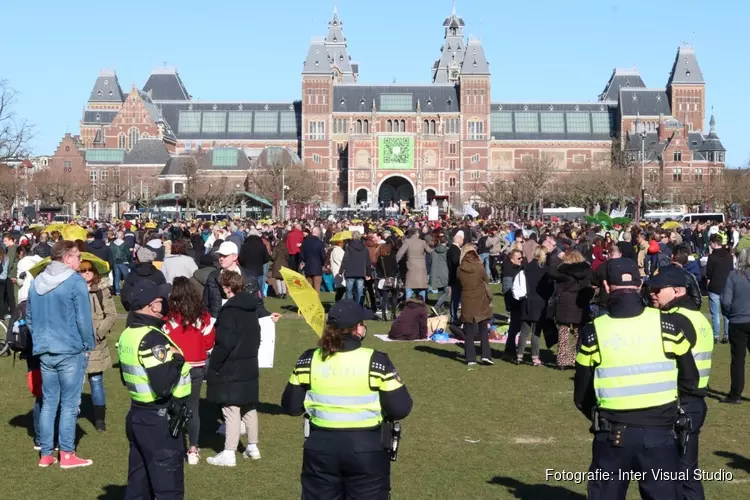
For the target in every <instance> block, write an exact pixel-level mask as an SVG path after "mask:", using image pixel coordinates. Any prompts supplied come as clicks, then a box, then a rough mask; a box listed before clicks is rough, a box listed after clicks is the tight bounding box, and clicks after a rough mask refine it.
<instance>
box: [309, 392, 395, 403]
mask: <svg viewBox="0 0 750 500" xmlns="http://www.w3.org/2000/svg"><path fill="white" fill-rule="evenodd" d="M305 399H306V400H307V401H312V402H313V403H320V404H324V405H338V406H352V405H366V404H370V403H377V402H378V401H380V396H379V395H378V393H377V392H373V393H372V394H368V395H366V396H328V395H325V394H316V393H313V392H309V391H308V393H307V396H305Z"/></svg>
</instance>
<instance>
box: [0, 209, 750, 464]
mask: <svg viewBox="0 0 750 500" xmlns="http://www.w3.org/2000/svg"><path fill="white" fill-rule="evenodd" d="M5 226H6V227H5V232H4V233H3V247H2V250H1V251H0V263H1V266H2V268H1V269H0V315H2V316H4V317H5V319H6V320H7V319H10V322H9V325H10V327H11V328H14V327H17V326H18V325H19V324H20V323H19V319H20V320H23V321H22V322H21V323H23V322H25V325H24V326H25V327H26V328H28V330H29V331H30V339H31V341H30V342H29V348H28V350H27V353H26V354H27V356H26V358H27V363H28V366H29V378H28V381H29V387H30V389H31V391H32V393H33V394H34V395H35V398H36V399H35V404H34V429H35V443H34V445H35V448H36V449H39V450H40V452H41V461H40V463H39V465H40V466H42V467H46V466H49V465H51V464H52V463H55V462H56V459H54V458H53V455H52V452H53V449H54V448H56V447H59V449H60V450H61V454H60V465H61V467H80V466H86V465H90V464H91V461H90V460H86V459H82V458H80V457H77V456H76V455H75V443H74V431H75V419H76V416H77V414H78V412H79V408H80V406H81V405H80V402H81V385H82V384H83V381H84V380H86V379H87V380H88V381H89V384H90V386H91V400H92V403H93V421H94V422H95V427H96V429H97V430H98V431H102V432H104V431H106V395H105V391H104V385H103V382H102V380H103V376H104V374H105V372H106V371H107V370H108V369H109V368H111V366H112V360H111V357H110V352H109V343H108V340H107V339H108V336H109V334H110V333H111V331H112V328H113V326H114V323H115V320H116V318H117V312H116V308H115V299H114V297H117V296H119V297H120V300H121V302H122V305H123V307H124V308H125V309H126V311H129V314H128V317H127V325H128V327H133V326H134V325H150V326H153V327H155V328H158V329H159V330H161V331H163V332H164V333H165V334H166V335H167V336H168V337H169V338H170V339H171V342H173V343H174V344H175V345H176V346H177V347H179V349H180V351H181V356H183V357H184V362H185V363H186V364H187V365H188V366H189V383H190V385H191V386H192V388H193V390H192V391H191V392H190V396H189V397H188V398H187V405H188V407H189V408H190V409H191V410H192V414H193V418H192V419H190V420H189V423H188V445H187V449H186V451H187V453H186V454H187V462H188V464H191V465H195V464H198V463H199V462H200V448H199V442H198V436H199V433H200V425H201V422H200V418H199V412H198V403H199V398H200V387H201V384H202V383H203V381H204V380H206V383H207V399H208V400H209V401H212V402H214V403H216V404H217V405H219V406H221V408H222V416H223V420H224V426H223V432H224V434H225V439H226V443H225V450H224V451H222V452H221V453H219V454H218V455H217V456H215V457H210V458H208V460H207V462H208V463H209V464H213V465H220V466H233V465H235V463H236V453H235V450H236V449H237V446H238V443H239V441H240V438H241V435H242V434H246V435H247V445H246V448H245V451H244V456H246V457H248V458H252V459H259V458H260V450H259V447H258V418H257V411H256V405H257V403H258V393H259V387H258V359H257V358H258V346H259V344H260V327H259V323H258V321H259V319H260V318H263V317H265V316H272V318H273V320H274V321H278V319H279V315H278V314H273V315H271V314H270V313H269V312H268V311H267V310H266V308H265V306H264V299H266V298H268V297H271V298H275V299H281V300H283V299H285V298H286V297H287V295H288V290H287V287H286V284H285V282H284V279H283V277H282V275H281V268H282V267H287V268H290V269H292V270H295V271H298V272H300V273H301V274H303V275H304V276H305V277H306V279H307V280H308V282H309V284H310V286H311V287H312V288H314V289H315V290H316V291H317V292H321V291H328V292H332V293H334V294H335V300H336V301H337V302H338V301H341V300H344V299H347V300H349V301H353V302H356V303H359V304H360V305H362V306H364V307H365V308H366V309H367V310H369V311H371V312H372V313H373V317H377V318H378V319H380V320H382V321H392V325H391V327H390V333H389V337H390V338H392V339H394V340H418V339H425V338H428V337H429V336H430V335H432V334H433V333H435V331H434V330H435V329H434V328H431V327H428V325H429V324H430V319H431V318H435V317H445V321H444V323H443V325H444V330H445V333H448V334H450V335H453V336H455V337H458V338H459V339H460V340H461V341H463V345H464V356H465V357H464V360H465V362H466V364H467V365H469V366H473V365H476V364H477V353H476V347H475V341H478V342H479V344H480V346H479V350H480V353H479V363H481V364H483V365H493V364H494V361H493V359H492V351H491V349H490V338H491V337H492V336H494V335H497V334H496V333H495V326H496V325H497V324H499V323H507V325H508V326H507V334H506V335H507V337H506V342H505V351H504V355H503V359H504V360H505V361H508V362H511V363H516V364H522V363H525V362H526V360H527V358H526V347H527V344H528V343H529V342H530V363H531V364H532V365H534V366H541V365H543V364H544V363H543V361H542V359H541V358H540V346H541V337H542V336H544V338H545V343H546V345H547V346H548V347H551V346H553V345H555V344H557V346H558V347H557V354H556V360H555V366H556V367H557V368H559V369H570V368H573V367H574V366H575V363H576V352H577V350H578V348H579V347H580V346H581V343H582V339H581V331H582V330H583V329H584V328H585V326H586V325H587V324H589V323H590V322H591V320H592V319H594V318H597V317H601V316H603V315H605V314H607V313H608V312H609V311H610V301H611V288H612V281H611V277H610V276H609V275H608V270H611V269H612V265H611V263H613V262H615V263H616V262H618V261H619V262H625V261H626V260H627V261H628V262H631V263H632V264H633V265H634V266H636V268H637V269H638V274H640V278H641V279H642V280H643V281H644V282H645V283H648V282H649V281H650V280H653V279H654V278H655V277H656V276H658V274H659V272H660V269H664V268H666V267H670V268H673V267H676V268H679V269H680V270H681V272H682V273H683V274H684V278H685V283H686V290H687V295H688V296H689V297H690V299H691V300H693V301H694V302H695V303H696V304H697V305H698V307H700V304H701V301H702V300H703V297H704V296H706V297H707V298H708V301H709V308H710V314H711V325H712V330H713V336H714V339H715V342H716V343H727V342H728V343H730V344H731V355H732V362H731V363H732V366H731V376H732V387H731V391H730V393H729V395H728V396H727V398H726V399H725V401H726V402H727V403H739V402H740V397H741V394H742V391H743V389H744V360H745V351H746V350H747V349H749V348H750V300H748V298H750V228H748V225H747V224H744V223H728V224H725V223H693V224H677V223H672V224H671V225H670V226H667V225H660V224H659V223H650V224H637V223H633V224H631V225H629V226H627V227H619V226H616V227H614V228H609V229H607V228H603V227H601V226H596V225H592V224H587V223H580V222H569V221H554V222H542V221H525V222H524V223H522V224H518V223H514V222H499V221H494V220H488V221H483V220H473V219H471V218H466V219H453V220H439V221H429V220H425V219H419V218H405V217H402V218H399V219H390V220H370V221H364V222H362V221H351V220H327V219H317V220H298V221H283V222H277V223H272V222H267V223H256V222H254V221H229V222H228V223H225V224H214V223H200V222H194V223H189V222H185V221H173V222H168V223H162V224H157V223H155V222H146V221H142V222H136V223H133V222H96V221H89V222H87V223H86V225H85V227H86V229H87V236H86V239H85V240H77V241H68V240H64V239H63V236H62V234H61V233H60V231H50V232H44V231H43V228H42V227H28V226H25V225H24V224H23V223H20V222H18V221H8V222H7V223H6V224H5ZM667 227H669V229H667ZM45 258H49V260H50V262H49V264H47V265H46V267H44V269H43V271H41V272H38V273H37V274H36V275H35V277H34V276H32V269H34V267H35V266H37V265H38V264H40V262H41V261H42V260H43V259H45ZM145 282H149V283H148V284H147V285H144V283H145ZM166 285H168V287H167V288H164V287H165V286H166ZM491 285H498V286H497V287H492V286H491ZM144 286H146V287H152V286H155V287H157V288H158V289H159V290H162V289H168V290H169V291H168V292H165V293H164V299H165V300H164V302H163V304H161V305H160V306H159V307H160V308H156V307H152V304H142V296H141V295H142V291H143V290H144ZM16 289H17V292H16ZM500 296H502V297H501V298H502V300H503V301H504V306H505V310H506V315H504V316H501V315H496V314H494V313H493V301H494V300H496V298H498V297H500ZM16 298H17V302H18V304H16ZM643 298H644V301H648V297H647V295H645V294H644V297H643ZM430 304H432V305H430ZM149 307H152V309H150V311H151V312H150V313H148V314H144V312H143V311H144V310H145V309H144V308H146V309H148V308H149ZM156 309H158V310H156ZM147 312H148V311H147ZM11 315H12V316H13V317H11ZM154 355H155V356H158V353H156V352H154ZM56 421H57V422H59V424H58V426H57V429H55V423H56Z"/></svg>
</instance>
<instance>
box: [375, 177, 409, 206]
mask: <svg viewBox="0 0 750 500" xmlns="http://www.w3.org/2000/svg"><path fill="white" fill-rule="evenodd" d="M401 201H406V202H408V203H409V206H411V207H413V206H414V184H412V182H411V181H410V180H409V179H407V178H406V177H403V176H401V175H392V176H390V177H386V178H385V179H383V180H382V181H381V182H380V186H379V187H378V203H379V204H380V206H386V207H387V206H390V205H391V202H393V203H394V204H396V205H398V204H399V202H401Z"/></svg>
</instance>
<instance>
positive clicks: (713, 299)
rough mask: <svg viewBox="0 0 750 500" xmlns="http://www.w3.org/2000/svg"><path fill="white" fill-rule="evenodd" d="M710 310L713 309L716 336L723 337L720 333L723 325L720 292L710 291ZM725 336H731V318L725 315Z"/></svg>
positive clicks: (712, 321) (726, 337) (712, 316)
mask: <svg viewBox="0 0 750 500" xmlns="http://www.w3.org/2000/svg"><path fill="white" fill-rule="evenodd" d="M708 301H709V302H708V310H709V311H711V326H712V327H713V330H714V338H715V339H720V338H722V337H721V335H720V334H719V330H720V327H721V316H724V315H723V314H722V313H721V295H719V294H718V293H713V292H708ZM724 338H725V339H728V338H729V319H728V318H727V317H726V316H724Z"/></svg>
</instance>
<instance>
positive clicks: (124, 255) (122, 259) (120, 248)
mask: <svg viewBox="0 0 750 500" xmlns="http://www.w3.org/2000/svg"><path fill="white" fill-rule="evenodd" d="M109 251H110V252H112V260H113V261H114V262H115V264H127V263H128V253H129V252H130V249H129V248H128V247H127V245H126V244H125V243H123V244H121V245H116V244H114V243H112V244H111V245H110V246H109Z"/></svg>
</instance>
